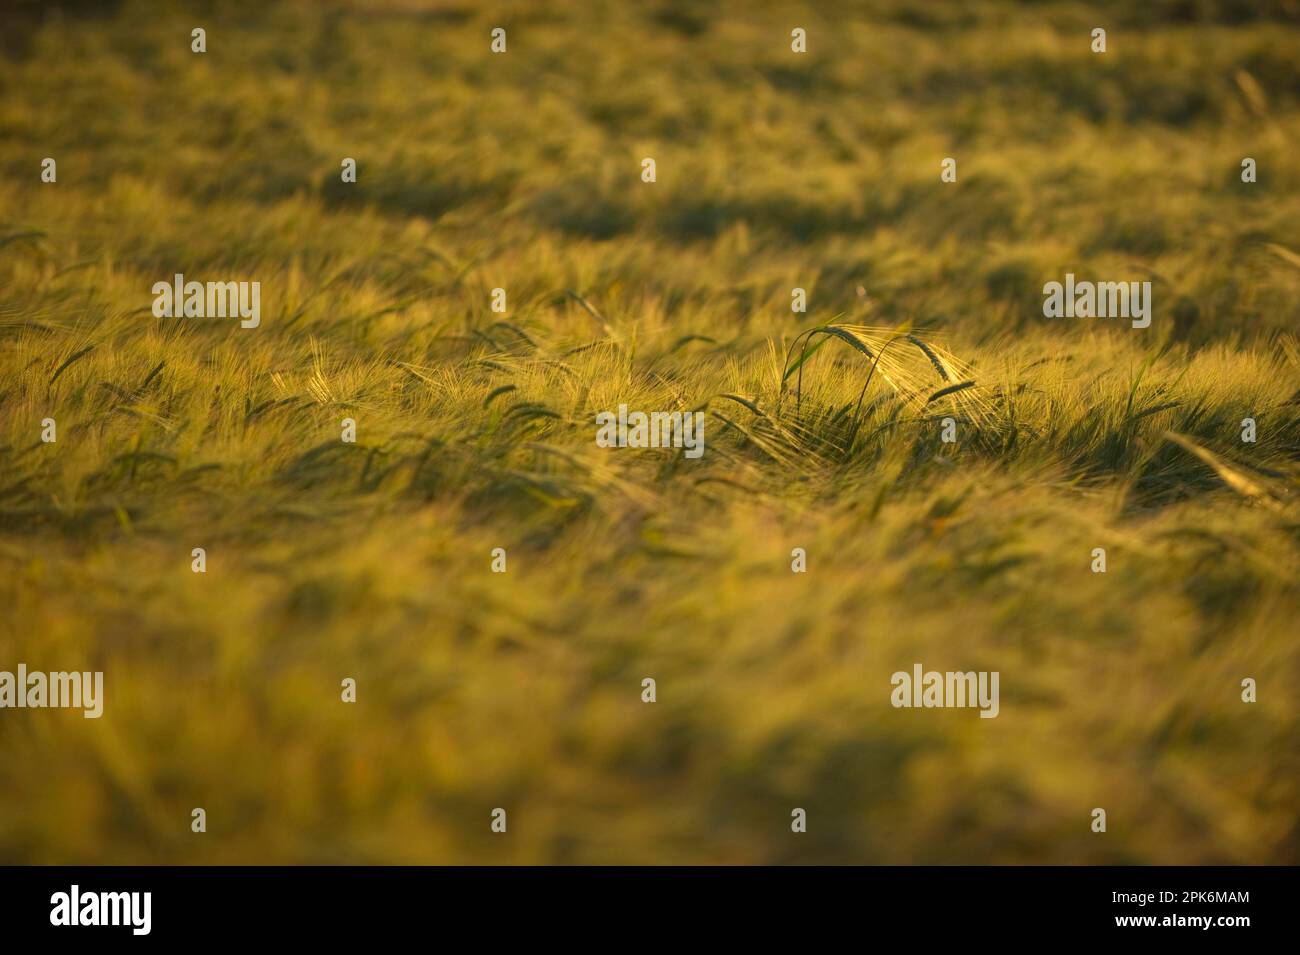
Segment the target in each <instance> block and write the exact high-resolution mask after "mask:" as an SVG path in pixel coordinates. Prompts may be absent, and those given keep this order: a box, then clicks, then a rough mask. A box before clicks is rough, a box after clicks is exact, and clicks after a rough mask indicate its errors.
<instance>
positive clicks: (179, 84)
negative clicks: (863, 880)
mask: <svg viewBox="0 0 1300 955" xmlns="http://www.w3.org/2000/svg"><path fill="white" fill-rule="evenodd" d="M56 6H57V5H56ZM60 9H62V10H63V13H62V15H58V14H56V13H54V12H53V11H52V10H47V9H45V8H44V6H39V7H38V6H37V5H32V4H21V5H18V6H16V7H14V8H13V10H11V11H6V12H5V13H4V14H0V27H4V28H5V29H0V34H3V35H4V37H5V41H4V44H3V45H2V46H0V568H2V569H3V572H2V573H0V603H3V606H4V607H5V612H4V614H3V615H0V670H5V669H8V670H12V669H14V668H15V667H16V665H17V664H18V663H19V662H25V663H26V664H27V665H28V667H29V668H31V669H33V670H36V669H43V670H71V669H102V670H103V671H104V672H105V687H106V704H105V713H104V716H103V718H101V719H99V720H85V719H82V717H81V715H80V714H79V713H77V712H75V711H59V710H28V711H15V710H8V709H6V710H3V711H0V861H5V862H11V863H56V862H57V863H72V862H86V863H104V862H113V863H140V862H144V863H154V862H180V863H202V862H207V863H248V862H254V863H260V862H266V863H271V862H323V863H332V862H345V861H346V862H385V863H390V862H392V863H396V862H402V863H420V862H439V863H479V862H484V863H487V862H506V863H538V862H548V863H629V862H640V863H668V862H686V863H703V862H724V863H760V862H764V863H771V862H777V863H813V862H820V863H862V862H868V863H912V862H917V863H960V862H967V863H973V862H998V863H1021V862H1024V863H1030V862H1034V863H1103V862H1105V863H1134V864H1151V863H1197V862H1199V863H1206V862H1220V863H1296V862H1300V828H1298V827H1297V808H1298V807H1300V782H1298V780H1300V774H1298V772H1297V770H1300V758H1298V757H1297V750H1296V747H1295V745H1294V741H1295V739H1296V737H1297V731H1298V730H1300V720H1297V710H1296V700H1297V693H1298V692H1300V649H1298V648H1297V641H1296V637H1295V633H1296V626H1295V620H1296V619H1298V618H1300V484H1298V482H1297V478H1298V477H1300V342H1298V341H1297V339H1296V337H1295V334H1294V333H1295V329H1296V328H1297V318H1300V315H1298V313H1297V305H1296V303H1297V301H1300V229H1298V228H1297V225H1296V223H1297V222H1300V198H1298V196H1300V193H1298V192H1297V187H1298V186H1300V161H1297V158H1296V154H1295V149H1294V143H1295V142H1296V140H1297V138H1300V85H1298V84H1297V79H1296V73H1295V69H1294V51H1295V49H1296V48H1297V42H1298V41H1300V21H1298V20H1297V14H1296V11H1295V8H1294V5H1293V4H1289V3H1285V2H1279V3H1276V4H1258V3H1251V4H1246V3H1230V2H1225V3H1209V2H1206V3H1181V2H1153V3H1147V4H1142V5H1140V7H1138V8H1135V9H1130V5H1127V4H1115V5H1113V6H1106V5H1101V6H1097V5H1092V6H1090V7H1087V6H1080V5H1075V4H1070V3H1063V2H1062V3H1058V2H1047V3H1035V4H1014V3H1000V2H984V3H966V2H962V3H958V2H951V3H950V2H933V3H926V4H924V5H909V4H904V3H901V2H898V3H895V2H876V3H870V4H840V3H832V4H816V5H815V6H813V5H810V6H786V5H782V4H775V3H759V4H754V3H745V4H741V3H731V2H724V3H719V4H712V3H710V4H704V3H700V4H694V3H655V4H647V5H645V6H644V7H637V6H634V5H629V4H623V3H615V2H612V0H611V2H606V3H601V2H590V3H588V2H584V3H582V4H559V5H556V4H542V3H531V2H529V3H515V4H512V5H510V6H509V7H508V8H502V9H498V10H493V9H481V8H480V6H479V5H471V4H465V5H457V4H455V3H448V4H432V3H428V4H426V3H417V2H383V3H366V4H362V3H360V2H358V3H345V2H334V3H305V2H304V3H278V4H276V3H272V4H267V3H256V4H251V3H250V4H240V3H230V4H227V3H221V4H206V5H204V4H196V5H194V6H193V7H189V8H186V7H183V6H179V5H178V6H176V7H169V8H167V9H166V10H164V11H159V10H158V9H156V5H153V4H146V3H133V2H129V0H128V2H124V3H121V4H120V5H116V6H111V5H110V6H104V7H99V8H95V9H94V10H89V9H83V8H82V5H79V4H63V5H62V6H61V7H60ZM195 26H203V27H204V28H205V29H206V30H207V33H208V52H207V53H206V54H203V55H196V54H193V53H191V52H190V46H189V44H190V30H191V29H192V28H193V27H195ZM496 26H503V27H505V28H506V29H507V30H508V37H509V40H508V52H507V53H506V54H505V55H500V56H498V55H493V54H491V53H490V52H489V47H488V44H489V32H490V30H491V29H492V28H493V27H496ZM796 26H799V27H803V28H805V29H807V31H808V49H809V52H808V54H806V55H802V56H801V55H796V54H793V53H792V52H791V51H790V31H791V29H793V28H794V27H796ZM1094 26H1103V27H1105V28H1107V30H1108V33H1109V36H1108V43H1109V49H1108V52H1107V53H1106V54H1104V55H1096V54H1093V53H1091V52H1090V50H1089V42H1090V38H1089V33H1090V31H1091V29H1092V28H1093V27H1094ZM47 156H49V157H54V158H56V159H57V162H58V181H57V182H56V183H53V184H49V183H42V182H41V181H40V164H41V160H42V159H43V158H44V157H47ZM647 156H649V157H653V158H655V159H656V162H657V174H658V180H657V181H656V182H655V183H653V184H650V183H643V182H642V181H641V179H640V172H641V166H640V163H641V160H642V158H644V157H647ZM946 156H952V157H955V158H956V159H957V161H958V170H959V176H958V181H957V182H956V183H943V182H941V181H940V179H939V164H940V161H941V159H943V158H944V157H946ZM1246 156H1250V157H1252V158H1254V159H1255V160H1256V161H1257V163H1258V169H1259V178H1258V182H1255V183H1252V184H1246V183H1243V182H1242V181H1241V179H1240V169H1241V167H1240V163H1241V160H1242V159H1243V158H1244V157H1246ZM344 157H353V158H355V159H356V161H357V166H358V180H357V182H356V183H355V184H345V183H343V182H342V181H341V179H340V163H341V161H342V159H343V158H344ZM178 272H179V273H184V274H185V276H186V277H187V278H190V279H197V280H200V281H206V280H213V281H217V280H220V281H240V280H256V281H259V282H260V283H261V302H262V319H261V325H260V327H258V328H256V329H248V330H245V329H240V328H239V325H238V322H237V321H233V320H221V319H158V318H155V317H153V315H152V313H151V305H152V302H153V296H152V293H151V287H152V286H153V284H154V283H155V282H157V281H169V280H170V279H171V277H172V275H173V274H175V273H178ZM1066 272H1073V273H1074V274H1076V275H1078V276H1079V277H1080V278H1081V279H1093V280H1115V281H1121V280H1133V281H1139V280H1149V281H1151V282H1152V288H1153V302H1154V306H1153V321H1152V324H1151V327H1150V328H1148V329H1144V330H1140V329H1133V328H1131V327H1130V326H1129V323H1128V322H1127V321H1126V320H1122V319H1047V318H1044V317H1043V310H1042V304H1043V295H1042V287H1043V284H1044V283H1045V282H1048V281H1059V280H1061V279H1062V277H1063V276H1064V274H1065V273H1066ZM796 287H797V288H802V289H805V290H806V291H807V294H808V311H807V312H806V313H805V314H794V313H792V312H791V290H792V289H794V288H796ZM494 288H504V289H506V290H507V295H508V307H507V310H506V312H505V313H504V314H501V313H496V312H493V311H492V309H491V307H490V302H491V290H492V289H494ZM620 404H626V405H628V406H629V407H630V408H632V409H638V410H644V411H653V410H661V411H690V410H697V409H698V410H701V411H703V412H704V413H705V414H706V419H705V421H706V424H705V436H706V445H707V450H706V453H705V454H704V456H703V457H702V458H700V459H699V460H690V459H687V458H685V457H684V455H683V454H682V452H681V451H680V450H637V449H618V450H614V449H602V448H599V447H597V446H596V443H595V432H596V424H595V415H596V413H597V412H600V411H609V410H614V409H617V407H618V406H619V405H620ZM46 418H53V419H55V421H56V423H57V441H56V442H54V443H43V442H42V441H41V431H42V421H43V420H44V419H46ZM345 418H351V419H353V420H354V421H355V422H356V427H357V440H356V442H355V443H354V444H348V443H344V442H342V441H341V440H340V433H341V428H342V422H343V419H345ZM1246 418H1252V419H1254V420H1255V422H1256V424H1257V440H1256V441H1255V442H1253V443H1246V442H1243V441H1242V439H1241V435H1242V429H1243V424H1242V423H1243V420H1244V419H1246ZM944 419H951V420H952V422H953V425H954V426H955V436H956V440H955V441H954V442H952V443H945V442H943V441H942V440H941V433H942V430H943V427H944ZM195 547H203V548H205V550H206V552H207V572H206V573H205V574H201V575H200V574H194V573H192V572H191V570H190V561H191V556H190V554H191V550H192V549H193V548H195ZM497 547H501V548H504V549H505V550H506V553H507V560H508V569H507V572H506V573H505V574H494V573H491V572H490V564H491V561H492V556H491V552H492V550H493V548H497ZM1098 547H1101V548H1105V550H1106V556H1107V571H1106V573H1104V574H1101V573H1093V572H1091V564H1092V562H1093V550H1094V548H1098ZM794 548H803V549H804V550H805V551H806V553H807V566H808V569H807V572H806V573H802V574H795V573H792V572H791V558H792V553H791V552H792V550H793V549H794ZM915 662H921V663H923V664H924V665H925V667H926V668H928V669H934V670H997V671H999V672H1000V674H1001V692H1002V699H1001V708H1000V715H999V716H998V718H997V719H987V720H985V719H979V718H978V717H977V715H976V714H975V713H974V712H973V711H971V710H960V709H952V710H945V709H931V710H920V711H918V710H910V709H894V708H893V707H891V706H890V703H889V694H890V690H891V686H890V676H891V674H893V673H894V672H895V671H898V670H908V671H910V669H911V667H912V665H913V663H915ZM345 677H352V678H355V679H356V680H357V684H358V702H357V703H356V704H355V705H350V704H344V703H342V702H341V701H340V697H339V694H340V682H341V681H342V680H343V679H344V678H345ZM645 677H653V678H654V679H655V680H656V681H657V702H655V703H654V704H652V705H651V704H645V703H642V702H641V681H642V680H643V679H644V678H645ZM1247 677H1250V678H1253V679H1255V680H1257V681H1258V685H1259V696H1258V702H1256V703H1253V704H1247V703H1243V702H1242V700H1241V681H1242V680H1243V679H1245V678H1247ZM197 806H202V807H204V808H205V809H206V810H207V813H208V820H209V821H208V832H207V833H206V834H204V835H197V834H193V833H191V832H190V828H189V822H190V811H191V809H192V808H193V807H197ZM498 806H500V807H504V808H506V809H507V810H508V812H509V820H510V822H509V832H508V834H507V835H504V836H502V835H494V834H492V833H491V832H490V830H489V822H490V817H489V814H490V812H491V811H492V809H493V808H494V807H498ZM795 807H802V808H805V809H806V810H807V812H808V819H809V824H808V832H807V833H806V834H801V835H795V834H793V833H791V831H790V812H791V810H792V809H793V808H795ZM1094 807H1104V808H1105V809H1106V811H1107V814H1108V831H1107V832H1106V833H1105V834H1104V835H1103V834H1094V833H1093V832H1091V831H1090V828H1089V824H1090V822H1091V812H1092V810H1093V808H1094Z"/></svg>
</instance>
